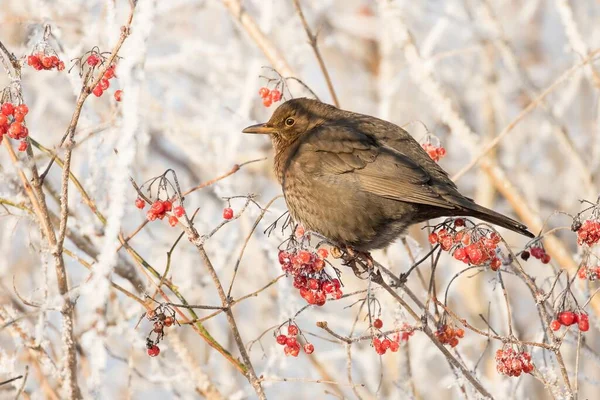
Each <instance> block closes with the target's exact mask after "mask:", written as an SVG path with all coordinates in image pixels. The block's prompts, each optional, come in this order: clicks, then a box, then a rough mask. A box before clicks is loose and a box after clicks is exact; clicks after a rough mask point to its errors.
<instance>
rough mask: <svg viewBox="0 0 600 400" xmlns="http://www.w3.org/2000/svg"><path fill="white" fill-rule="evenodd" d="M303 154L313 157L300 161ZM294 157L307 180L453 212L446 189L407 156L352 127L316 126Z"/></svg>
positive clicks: (335, 125) (448, 188)
mask: <svg viewBox="0 0 600 400" xmlns="http://www.w3.org/2000/svg"><path fill="white" fill-rule="evenodd" d="M309 153H313V154H315V155H316V157H315V156H312V157H303V155H308V154H309ZM297 156H298V160H302V164H303V165H302V168H304V169H305V170H306V171H307V172H309V173H310V174H311V176H317V177H320V178H322V179H324V180H326V181H328V182H331V183H335V182H346V183H348V184H349V186H350V187H353V188H356V189H358V190H362V191H365V192H369V193H372V194H375V195H377V196H381V197H385V198H389V199H393V200H399V201H405V202H410V203H418V204H427V205H432V206H437V207H442V208H455V207H456V205H455V204H453V203H452V202H451V201H448V199H447V198H445V197H446V196H445V195H448V194H450V195H451V194H453V193H451V192H452V191H453V190H454V189H453V187H452V186H450V187H447V186H446V185H440V184H439V183H438V179H436V178H435V177H433V176H432V175H431V173H429V172H428V170H427V169H426V168H424V167H423V166H422V165H420V164H419V162H418V161H415V160H413V159H412V158H411V156H410V155H407V154H403V153H401V152H399V151H397V150H396V149H394V148H392V147H390V146H388V145H386V144H384V143H379V142H378V141H377V139H376V138H374V137H372V136H368V135H366V134H364V133H362V132H361V131H360V130H357V129H355V127H347V126H340V125H338V124H332V125H327V124H324V125H321V126H318V127H316V128H314V129H313V130H312V131H311V132H310V134H309V135H307V136H306V137H305V139H304V142H303V143H302V144H301V145H300V147H299V149H298V154H297ZM434 164H435V163H434ZM437 168H439V167H437ZM440 170H441V169H440ZM441 171H442V173H444V172H443V170H441ZM436 172H437V171H435V170H434V173H436Z"/></svg>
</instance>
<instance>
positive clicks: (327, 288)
mask: <svg viewBox="0 0 600 400" xmlns="http://www.w3.org/2000/svg"><path fill="white" fill-rule="evenodd" d="M322 289H323V291H324V292H325V293H333V292H335V286H333V283H331V281H326V282H323V287H322Z"/></svg>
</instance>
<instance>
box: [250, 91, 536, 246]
mask: <svg viewBox="0 0 600 400" xmlns="http://www.w3.org/2000/svg"><path fill="white" fill-rule="evenodd" d="M243 132H244V133H261V134H268V135H269V136H270V137H271V139H272V142H273V148H274V149H275V172H276V174H277V178H278V180H279V183H280V184H281V186H282V188H283V194H284V197H285V201H286V203H287V205H288V208H289V210H290V214H291V216H292V218H293V219H294V220H295V221H296V222H299V223H301V224H302V225H303V226H304V228H305V229H307V230H311V231H314V232H317V233H320V234H322V235H323V236H325V237H327V238H329V239H331V240H333V241H335V242H337V243H338V244H343V245H346V246H350V247H352V248H354V249H356V250H359V251H365V252H366V251H369V250H371V249H378V248H382V247H385V246H387V245H388V244H390V243H391V242H392V241H394V240H395V239H396V238H397V237H398V236H400V235H401V234H402V233H403V232H404V230H405V229H406V228H407V227H408V226H409V225H412V224H415V223H419V222H423V221H426V220H428V219H432V218H437V217H443V216H459V215H462V216H471V217H476V218H479V219H482V220H484V221H488V222H490V223H493V224H496V225H500V226H502V227H505V228H507V229H510V230H513V231H515V232H519V233H521V234H523V235H526V236H529V237H533V234H532V233H531V232H529V231H528V230H527V227H526V226H524V225H523V224H520V223H518V222H517V221H515V220H512V219H510V218H508V217H505V216H504V215H502V214H499V213H497V212H495V211H492V210H489V209H487V208H485V207H482V206H479V205H477V204H475V202H473V200H471V199H469V198H467V197H465V196H463V195H462V194H460V193H459V191H458V189H457V187H456V185H455V184H454V182H452V181H451V180H450V178H449V177H448V174H447V173H446V172H445V171H444V170H443V169H442V168H440V166H439V165H437V164H436V163H435V162H434V161H433V160H431V158H430V157H429V155H427V153H426V152H425V150H423V148H422V147H421V146H420V145H419V143H418V142H417V141H416V140H415V139H413V137H412V136H411V135H409V134H408V133H407V132H406V131H405V130H404V129H402V128H400V127H399V126H396V125H394V124H392V123H390V122H386V121H383V120H381V119H378V118H375V117H371V116H368V115H362V114H356V113H353V112H349V111H344V110H340V109H338V108H336V107H333V106H331V105H328V104H325V103H321V102H319V101H316V100H311V99H305V98H301V99H293V100H289V101H287V102H285V103H283V104H281V105H280V106H279V107H278V108H277V109H276V110H275V112H274V113H273V115H272V116H271V119H270V120H269V122H267V123H264V124H258V125H252V126H249V127H247V128H246V129H244V131H243Z"/></svg>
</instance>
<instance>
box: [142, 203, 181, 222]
mask: <svg viewBox="0 0 600 400" xmlns="http://www.w3.org/2000/svg"><path fill="white" fill-rule="evenodd" d="M135 206H136V207H137V208H139V209H140V210H142V209H144V207H146V202H145V201H144V199H142V198H141V197H138V198H137V199H135ZM183 214H185V210H184V208H183V206H177V207H173V203H172V202H171V201H170V200H156V201H155V202H154V203H152V205H151V206H150V209H149V210H148V212H147V213H146V218H147V219H148V221H155V220H157V219H160V220H162V219H163V218H164V217H165V216H167V215H168V216H169V225H171V226H175V225H177V223H178V222H179V218H181V217H183Z"/></svg>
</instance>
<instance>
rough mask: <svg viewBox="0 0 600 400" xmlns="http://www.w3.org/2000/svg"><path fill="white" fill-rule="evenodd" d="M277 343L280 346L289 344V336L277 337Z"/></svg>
mask: <svg viewBox="0 0 600 400" xmlns="http://www.w3.org/2000/svg"><path fill="white" fill-rule="evenodd" d="M276 340H277V343H279V344H280V345H282V346H283V345H285V344H286V343H287V336H285V335H277V339H276Z"/></svg>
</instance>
